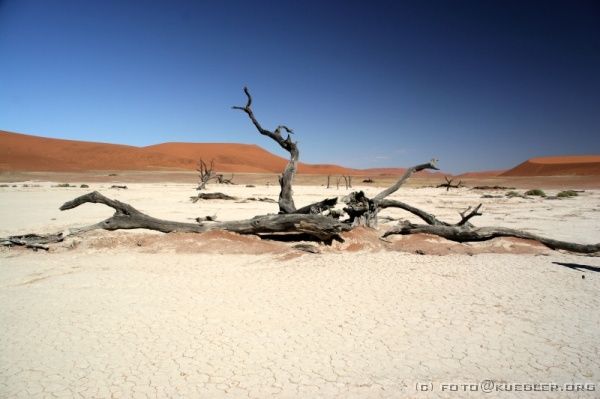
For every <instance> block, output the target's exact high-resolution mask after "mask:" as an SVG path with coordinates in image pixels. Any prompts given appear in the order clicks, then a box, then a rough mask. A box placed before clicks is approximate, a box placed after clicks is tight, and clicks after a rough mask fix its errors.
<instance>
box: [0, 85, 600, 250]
mask: <svg viewBox="0 0 600 399" xmlns="http://www.w3.org/2000/svg"><path fill="white" fill-rule="evenodd" d="M244 93H245V95H246V98H247V102H246V105H245V106H236V107H233V108H234V109H236V110H241V111H243V112H244V113H246V114H247V115H248V117H249V118H250V121H251V122H252V124H253V125H254V126H255V127H256V129H257V130H258V132H259V133H260V134H262V135H264V136H267V137H269V138H271V139H273V140H274V141H275V142H276V143H277V144H279V145H280V146H281V147H282V148H283V149H285V150H286V151H287V152H289V154H290V160H289V162H288V164H287V165H286V167H285V169H284V171H283V174H282V175H281V176H280V178H279V183H280V186H281V190H280V193H279V201H278V204H279V213H278V214H273V213H270V214H265V215H259V216H255V217H253V218H251V219H246V220H226V221H222V222H217V221H210V223H206V222H207V221H208V220H207V219H206V218H201V219H200V220H197V221H196V222H195V223H189V222H178V221H172V220H164V219H157V218H155V217H152V216H150V215H147V214H145V213H143V212H141V211H139V210H138V209H136V208H134V207H133V206H131V205H129V204H127V203H124V202H121V201H118V200H114V199H111V198H108V197H105V196H104V195H103V194H100V193H99V192H97V191H94V192H91V193H88V194H84V195H82V196H79V197H77V198H75V199H73V200H71V201H68V202H65V203H64V204H63V205H62V206H61V207H60V210H63V211H64V210H68V209H74V208H76V207H78V206H80V205H82V204H86V203H93V204H103V205H106V206H108V207H110V208H113V209H114V211H115V213H114V214H113V215H112V216H111V217H109V218H107V219H105V220H102V221H100V222H98V223H95V224H92V225H88V226H84V227H79V228H73V229H70V230H64V231H60V232H56V233H52V234H44V235H39V234H25V235H14V236H9V237H4V238H0V245H5V246H13V245H22V246H26V247H29V248H33V249H44V250H48V249H49V248H48V246H47V244H53V243H58V242H61V241H63V240H64V239H65V238H66V237H67V236H75V235H80V234H83V233H85V232H88V231H92V230H97V229H103V230H111V231H112V230H122V229H148V230H155V231H160V232H163V233H170V232H189V233H202V232H206V231H211V230H225V231H230V232H235V233H239V234H253V235H257V236H262V237H264V238H273V237H275V236H276V237H279V239H281V236H282V235H284V236H286V237H285V239H287V240H291V241H293V240H297V241H305V240H306V238H307V237H310V238H311V239H313V240H317V241H320V242H324V243H328V244H330V243H331V242H332V241H333V240H338V241H343V240H344V238H343V236H342V235H341V234H342V233H344V232H347V231H350V230H352V229H354V228H355V227H357V226H364V227H367V228H376V227H377V220H378V219H377V215H378V213H379V212H380V211H382V210H384V209H387V208H397V209H402V210H404V211H407V212H409V213H411V214H413V215H414V216H416V217H418V218H419V219H420V220H421V223H419V224H417V223H412V222H409V221H408V220H405V221H403V222H402V223H400V224H398V225H396V226H394V227H392V228H391V229H389V230H387V231H386V232H385V233H384V234H383V237H387V236H391V235H394V234H401V235H408V234H418V233H424V234H433V235H436V236H440V237H443V238H446V239H448V240H452V241H457V242H479V241H486V240H490V239H493V238H496V237H516V238H522V239H527V240H533V241H537V242H539V243H541V244H544V245H545V246H546V247H548V248H551V249H555V250H556V249H561V250H566V251H570V252H576V253H585V254H596V253H600V243H597V244H578V243H573V242H566V241H559V240H555V239H551V238H547V237H542V236H539V235H536V234H533V233H529V232H527V231H523V230H517V229H512V228H506V227H476V226H474V225H473V224H472V223H471V219H472V218H474V217H475V216H480V215H481V214H482V213H481V212H480V210H481V206H482V205H481V204H479V205H477V206H476V207H474V208H471V207H470V208H468V209H466V210H465V211H463V212H460V220H459V221H457V222H454V223H452V222H447V221H444V220H440V219H438V218H437V217H436V216H434V215H432V214H430V213H428V212H426V211H424V210H422V209H419V208H416V207H414V206H412V205H410V204H407V203H404V202H402V201H398V200H395V199H389V198H388V197H389V196H391V195H392V194H394V193H395V192H396V191H397V190H398V189H399V188H400V187H401V186H402V185H403V184H404V183H405V182H406V181H407V180H408V179H409V178H410V177H411V176H412V175H413V174H414V173H417V172H419V171H422V170H426V169H433V170H438V168H437V160H435V159H432V160H431V161H429V162H427V163H423V164H419V165H415V166H413V167H410V168H408V169H406V171H405V172H404V173H403V175H402V176H400V177H399V178H398V180H397V181H396V182H395V183H394V184H393V185H391V186H390V187H388V188H386V189H384V190H382V191H381V192H380V193H378V194H376V195H375V196H373V197H367V195H366V194H365V193H364V192H363V191H355V192H351V193H350V194H348V195H346V196H345V197H344V198H343V199H342V202H343V203H344V205H345V206H344V208H343V211H341V210H339V209H334V207H335V206H336V204H337V201H338V198H337V197H334V198H328V199H324V200H322V201H319V202H315V203H312V204H309V205H305V206H303V207H301V208H296V206H295V204H294V199H293V192H292V181H293V178H294V175H295V173H296V166H297V163H298V158H299V150H298V147H297V143H296V142H294V141H293V140H292V138H291V133H292V130H291V129H290V128H288V127H286V126H285V125H280V126H278V127H277V128H276V129H274V130H267V129H265V128H263V127H262V126H261V124H260V123H259V122H258V120H257V119H256V117H255V116H254V113H253V110H252V107H251V105H252V97H251V96H250V92H249V91H248V88H246V87H245V88H244ZM283 132H286V133H287V135H286V137H284V136H283V135H282V133H283ZM213 166H214V164H213V162H211V164H210V166H208V165H206V163H204V162H203V161H201V162H200V165H199V172H200V177H201V182H200V184H201V185H200V187H202V188H203V186H204V185H206V182H207V181H209V180H210V179H211V178H213V177H214V176H215V174H214V171H213ZM339 181H340V179H338V185H339ZM346 182H347V185H348V186H349V185H350V180H349V179H346ZM364 182H365V183H367V182H373V181H372V180H371V179H366V180H364ZM448 184H450V181H448ZM344 215H345V216H346V218H344V219H342V217H343V216H344ZM210 219H211V220H214V219H215V218H214V217H213V216H211V217H210Z"/></svg>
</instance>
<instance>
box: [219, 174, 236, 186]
mask: <svg viewBox="0 0 600 399" xmlns="http://www.w3.org/2000/svg"><path fill="white" fill-rule="evenodd" d="M217 183H219V184H235V183H234V182H233V173H232V174H231V177H230V178H229V179H226V178H225V177H224V176H223V175H222V174H218V175H217Z"/></svg>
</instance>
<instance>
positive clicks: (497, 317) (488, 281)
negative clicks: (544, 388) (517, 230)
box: [0, 183, 600, 398]
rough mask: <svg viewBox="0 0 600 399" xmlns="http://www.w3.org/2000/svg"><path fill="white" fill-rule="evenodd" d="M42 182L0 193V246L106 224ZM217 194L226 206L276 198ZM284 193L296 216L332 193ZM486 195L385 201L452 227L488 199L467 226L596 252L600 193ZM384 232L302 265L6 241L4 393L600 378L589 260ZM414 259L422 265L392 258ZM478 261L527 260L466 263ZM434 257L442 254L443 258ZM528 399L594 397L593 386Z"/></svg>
mask: <svg viewBox="0 0 600 399" xmlns="http://www.w3.org/2000/svg"><path fill="white" fill-rule="evenodd" d="M49 186H50V183H47V184H46V185H44V187H40V188H19V190H15V189H12V188H11V189H0V204H1V205H2V207H0V219H2V220H3V225H2V226H0V235H6V234H14V233H20V232H22V233H24V232H31V231H38V232H49V231H54V230H60V229H64V228H68V227H72V226H81V225H83V224H86V223H93V222H96V221H98V220H100V219H101V218H103V217H107V216H109V215H110V214H111V211H110V210H109V209H108V208H106V207H102V206H89V205H86V206H84V207H82V208H81V209H75V210H72V211H68V212H60V211H58V210H57V208H58V206H59V205H60V204H61V203H62V202H64V201H66V200H69V199H72V198H73V197H74V196H76V195H79V194H81V193H83V192H86V191H87V190H83V189H56V188H50V187H49ZM129 186H130V189H129V190H126V191H114V190H108V189H104V190H102V192H103V193H105V194H106V195H109V196H111V197H113V198H117V199H120V200H123V201H127V202H130V203H131V204H132V205H134V206H136V207H137V208H139V209H141V210H143V211H145V212H148V213H149V214H152V215H153V216H158V217H165V218H170V219H175V220H182V221H191V219H193V218H194V217H196V216H201V215H212V214H215V213H216V214H217V216H218V218H219V219H222V220H227V219H229V220H230V219H236V218H242V217H250V216H252V215H254V214H259V213H266V212H275V211H276V210H277V208H276V205H275V204H268V203H256V202H252V203H245V204H237V203H235V202H231V201H205V202H202V203H197V204H191V203H190V202H189V201H188V198H187V197H188V196H189V195H191V194H193V190H191V188H190V187H189V186H185V185H177V184H173V185H166V186H163V185H150V184H139V185H138V184H129ZM214 187H216V186H214ZM97 188H99V187H92V189H97ZM218 190H219V191H223V192H225V193H227V194H230V195H235V196H238V197H248V196H270V197H273V198H276V196H277V192H278V190H277V188H276V187H269V188H267V187H264V186H263V187H258V188H245V187H237V186H234V187H218ZM295 191H296V198H297V202H298V205H299V206H301V205H303V204H306V203H308V202H311V201H314V200H318V199H320V198H323V197H324V196H326V195H327V194H334V193H335V190H334V191H332V190H325V189H324V188H320V187H298V188H296V189H295ZM367 191H368V193H369V194H371V195H372V194H373V192H375V191H377V190H376V189H372V188H367ZM341 193H342V190H340V194H341ZM480 195H481V193H480V192H477V193H474V192H472V191H469V190H460V191H458V192H450V193H446V192H443V191H441V190H435V189H422V190H417V189H406V190H405V189H402V190H400V192H399V193H397V194H396V195H395V196H394V197H395V198H398V199H401V200H403V201H406V202H409V203H411V204H415V205H417V206H422V207H423V208H425V209H426V210H428V211H430V212H434V213H436V214H437V215H439V216H440V218H442V219H445V220H449V221H452V220H455V219H458V214H457V213H456V211H457V210H459V209H462V208H464V207H466V205H472V204H473V203H476V202H478V201H485V202H484V211H485V212H486V214H485V215H484V216H483V217H481V218H478V219H479V220H475V222H476V224H478V225H486V224H492V223H493V224H498V225H505V226H510V227H521V228H524V227H531V229H532V231H535V232H537V233H540V234H546V235H549V236H552V237H554V238H559V239H567V240H572V241H580V242H597V241H600V240H599V239H598V238H599V237H600V223H598V222H599V217H600V212H599V211H600V206H599V203H600V201H599V199H600V193H598V192H597V191H590V192H586V193H583V194H582V195H581V196H580V197H577V198H573V199H569V200H564V201H548V200H541V199H533V200H522V199H504V198H502V199H480V198H479V197H480ZM384 212H385V213H384V214H385V215H388V216H394V217H405V216H406V213H404V212H401V211H396V210H390V211H388V210H386V211H384ZM52 218H55V219H56V220H52ZM409 218H410V219H411V220H415V219H413V218H412V217H409ZM504 219H505V220H504ZM415 221H416V220H415ZM389 225H391V224H389ZM384 227H385V226H383V228H384ZM389 241H390V243H387V242H385V241H382V240H380V239H379V237H378V235H377V234H375V233H374V232H372V231H354V232H351V233H349V234H348V235H347V236H346V242H345V243H341V244H335V245H334V246H332V247H323V246H321V249H322V250H323V253H322V254H317V255H315V254H303V253H300V252H298V251H296V250H293V249H290V245H289V244H286V243H279V242H267V241H261V240H259V239H257V238H255V237H240V236H237V235H233V234H229V233H220V232H214V233H208V234H204V235H196V236H194V235H186V234H175V235H162V234H157V233H147V232H143V231H133V232H94V233H91V234H90V235H88V236H86V237H85V239H84V240H83V241H81V242H79V244H77V243H76V242H73V241H71V242H67V243H65V245H64V246H61V247H59V248H58V249H56V250H54V251H52V252H50V253H34V252H31V251H23V250H2V251H1V252H0V303H1V304H2V305H0V325H2V329H0V397H10V398H13V397H26V398H29V397H54V396H55V397H73V396H75V397H77V396H82V397H85V398H88V397H89V398H91V397H106V398H110V397H111V396H112V397H123V398H129V397H137V396H140V397H186V398H190V397H193V398H195V397H203V398H204V397H210V398H212V397H231V398H238V397H252V398H264V397H268V396H275V394H277V397H340V398H347V397H384V398H389V397H424V398H427V397H431V398H437V397H451V398H457V397H464V396H465V395H461V394H456V393H450V394H444V393H442V392H439V389H440V386H439V384H440V383H441V382H455V383H477V382H479V381H481V380H484V379H493V380H496V381H506V382H515V383H517V382H521V383H559V384H562V383H566V382H578V383H596V384H598V383H599V382H600V361H599V360H598V359H600V346H599V342H600V313H599V312H598V308H599V306H600V299H599V297H598V292H599V289H600V274H599V273H597V272H595V271H594V270H596V269H598V270H600V259H599V258H594V257H586V256H575V255H570V254H565V253H560V252H552V251H547V250H546V249H541V248H539V247H533V246H531V245H529V244H523V243H522V242H521V241H510V240H499V241H493V242H490V243H477V244H469V245H458V244H455V243H449V242H447V241H443V240H440V239H439V238H435V237H427V236H419V237H418V236H414V237H397V238H392V237H390V240H389ZM511 246H513V248H510V247H511ZM486 248H487V249H486ZM417 249H419V250H422V251H423V252H425V253H428V254H429V253H432V254H434V255H435V256H432V255H416V254H412V253H406V252H401V251H409V252H414V251H416V250H417ZM488 250H489V251H490V252H498V251H513V250H518V251H521V250H523V251H525V252H527V253H526V254H520V255H514V254H497V253H488V254H477V253H478V252H481V251H484V252H485V251H488ZM436 251H437V252H436ZM529 251H531V252H533V253H535V254H536V255H534V254H530V253H529ZM447 252H449V253H453V255H447V256H439V255H438V254H444V253H447ZM457 252H460V253H461V254H459V255H455V254H454V253H457ZM463 253H464V254H463ZM528 253H529V254H528ZM300 254H302V255H301V256H300ZM469 254H474V255H472V256H469ZM287 258H290V259H287ZM286 259H287V260H286ZM558 263H562V264H565V265H571V267H566V266H563V265H560V264H558ZM573 265H580V268H579V269H575V268H574V266H573ZM586 267H587V268H586ZM594 268H596V269H594ZM582 275H584V276H585V279H582ZM417 382H426V383H429V382H433V383H434V384H435V385H434V388H435V389H437V390H438V391H436V392H434V393H433V394H426V393H417V392H416V391H415V384H416V383H417ZM538 396H539V397H565V398H572V397H590V398H593V397H597V391H596V392H591V393H582V392H579V393H575V394H574V393H568V392H564V393H553V394H548V393H539V394H538ZM468 397H499V398H513V397H514V398H522V397H527V394H524V393H512V394H511V393H496V394H487V395H483V394H479V395H476V394H471V395H468Z"/></svg>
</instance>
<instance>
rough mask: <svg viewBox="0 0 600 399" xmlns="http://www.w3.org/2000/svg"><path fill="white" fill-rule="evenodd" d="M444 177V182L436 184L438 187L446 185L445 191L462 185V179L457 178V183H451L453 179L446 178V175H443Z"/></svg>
mask: <svg viewBox="0 0 600 399" xmlns="http://www.w3.org/2000/svg"><path fill="white" fill-rule="evenodd" d="M444 179H446V183H442V184H440V185H438V188H440V187H446V191H449V190H450V189H451V188H460V187H462V180H459V181H458V183H457V184H452V182H453V181H454V179H448V176H444Z"/></svg>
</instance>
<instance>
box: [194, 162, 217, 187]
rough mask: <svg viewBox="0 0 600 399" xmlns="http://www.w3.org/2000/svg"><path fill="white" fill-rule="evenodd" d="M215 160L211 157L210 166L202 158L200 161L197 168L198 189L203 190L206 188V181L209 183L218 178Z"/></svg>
mask: <svg viewBox="0 0 600 399" xmlns="http://www.w3.org/2000/svg"><path fill="white" fill-rule="evenodd" d="M214 169H215V160H214V159H211V161H210V166H208V165H206V162H204V160H202V159H200V160H199V161H198V166H197V167H196V170H197V171H198V178H199V180H198V187H196V190H198V191H201V190H204V189H205V188H206V183H208V182H209V181H210V180H212V179H216V178H217V175H216V174H215V171H214Z"/></svg>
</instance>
